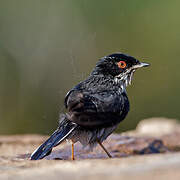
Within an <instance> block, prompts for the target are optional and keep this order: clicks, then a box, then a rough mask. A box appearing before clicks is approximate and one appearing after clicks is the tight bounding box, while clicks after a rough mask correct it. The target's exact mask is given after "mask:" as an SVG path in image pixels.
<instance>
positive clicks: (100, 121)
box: [65, 90, 129, 128]
mask: <svg viewBox="0 0 180 180" xmlns="http://www.w3.org/2000/svg"><path fill="white" fill-rule="evenodd" d="M65 106H66V108H67V110H68V113H67V115H68V119H69V120H71V121H73V122H75V123H77V124H79V125H81V126H84V127H88V128H89V127H93V126H95V127H97V126H100V127H102V126H104V127H106V126H111V125H114V124H117V123H119V122H120V121H122V120H123V119H124V118H125V116H126V115H127V112H128V111H129V103H128V99H127V96H123V95H121V96H118V95H116V94H113V93H110V92H101V93H96V94H90V93H88V92H81V91H77V90H72V91H70V92H69V93H68V94H67V96H66V98H65Z"/></svg>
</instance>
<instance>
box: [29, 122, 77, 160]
mask: <svg viewBox="0 0 180 180" xmlns="http://www.w3.org/2000/svg"><path fill="white" fill-rule="evenodd" d="M76 127H77V124H75V123H72V122H70V121H67V120H65V119H63V120H62V121H61V122H60V125H59V128H58V129H57V130H56V131H55V132H54V133H53V134H52V135H51V136H50V137H49V139H47V140H46V141H45V142H44V143H43V144H42V145H41V146H40V147H39V148H37V149H36V150H35V151H34V152H33V153H32V155H31V157H30V159H31V160H38V159H42V158H44V157H45V156H47V155H49V154H50V153H51V151H52V148H53V147H55V146H57V145H59V144H60V143H61V142H63V140H65V139H66V138H67V137H68V136H69V135H70V134H71V133H72V132H73V131H74V129H75V128H76Z"/></svg>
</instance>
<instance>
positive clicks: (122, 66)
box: [117, 61, 126, 69]
mask: <svg viewBox="0 0 180 180" xmlns="http://www.w3.org/2000/svg"><path fill="white" fill-rule="evenodd" d="M117 65H118V67H119V68H122V69H124V68H125V67H126V62H125V61H119V62H118V63H117Z"/></svg>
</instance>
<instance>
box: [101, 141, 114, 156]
mask: <svg viewBox="0 0 180 180" xmlns="http://www.w3.org/2000/svg"><path fill="white" fill-rule="evenodd" d="M97 142H98V144H99V145H100V146H101V148H102V149H103V150H104V151H105V153H106V154H107V155H108V157H109V158H112V156H111V154H110V153H109V152H108V151H107V149H106V148H105V147H104V146H103V145H102V143H101V142H100V141H99V139H97Z"/></svg>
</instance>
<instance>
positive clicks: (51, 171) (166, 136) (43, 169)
mask: <svg viewBox="0 0 180 180" xmlns="http://www.w3.org/2000/svg"><path fill="white" fill-rule="evenodd" d="M46 138H47V136H41V135H14V136H0V180H6V179H7V180H23V179H27V180H29V179H40V178H42V179H43V180H49V179H55V180H56V179H58V180H60V179H63V180H69V179H73V180H74V179H75V180H76V179H78V180H81V179H82V180H84V179H86V180H89V179H93V180H96V179H103V180H106V179H112V180H115V179H118V180H119V179H123V180H129V179H132V178H133V180H136V179H138V180H141V179H143V180H144V179H146V180H150V179H151V180H152V179H153V180H156V179H157V180H160V179H162V180H166V179H173V180H180V152H179V151H180V124H179V123H177V121H175V120H170V119H165V118H152V119H148V120H143V121H141V122H140V123H139V125H138V126H137V128H136V129H135V130H134V131H129V132H126V133H122V134H113V135H111V136H110V137H109V138H108V139H107V140H106V141H105V142H104V143H103V144H104V145H105V146H106V148H107V149H108V150H109V151H110V152H111V154H112V156H113V158H112V159H108V158H107V156H106V154H104V152H103V151H102V150H101V149H100V147H97V148H96V149H95V150H94V151H93V152H89V151H88V149H82V147H81V145H80V144H76V145H75V148H76V149H75V156H76V160H75V161H71V159H70V157H71V155H70V154H71V152H70V148H71V146H70V145H69V144H68V143H64V144H62V145H60V146H59V147H57V148H55V149H54V151H53V152H52V154H51V155H49V156H48V157H47V158H46V159H43V160H39V161H30V160H29V156H30V154H31V153H32V152H33V151H34V149H36V148H37V147H38V146H39V145H40V144H41V143H42V142H43V141H44V140H45V139H46Z"/></svg>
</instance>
